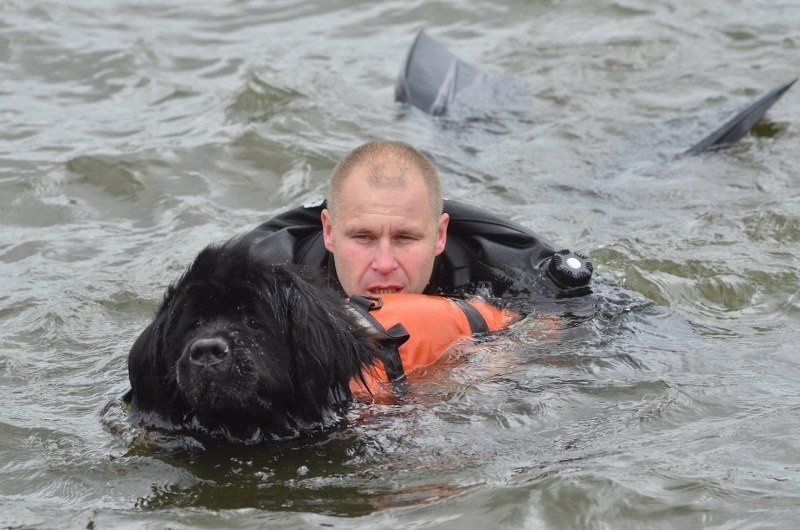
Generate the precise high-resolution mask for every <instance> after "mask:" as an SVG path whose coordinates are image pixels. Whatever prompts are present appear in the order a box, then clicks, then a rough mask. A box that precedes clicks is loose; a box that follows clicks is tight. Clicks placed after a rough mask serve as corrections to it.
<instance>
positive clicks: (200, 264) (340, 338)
mask: <svg viewBox="0 0 800 530" xmlns="http://www.w3.org/2000/svg"><path fill="white" fill-rule="evenodd" d="M384 352H385V349H384V348H383V347H382V346H381V345H380V344H379V343H378V342H377V341H376V340H375V339H374V338H373V335H372V333H371V332H370V331H369V330H368V329H366V328H365V327H364V326H363V325H362V324H361V322H360V321H359V320H358V317H357V316H356V315H354V314H353V313H352V312H351V311H350V310H349V309H348V308H347V307H346V306H345V304H344V302H343V299H342V298H341V297H339V296H337V295H335V294H334V293H332V292H330V291H329V290H328V289H326V288H324V287H321V286H317V285H315V284H314V283H313V282H311V281H309V280H308V279H306V278H304V277H303V276H302V275H300V274H299V273H298V272H297V271H295V270H293V269H291V268H288V267H281V266H272V265H269V264H267V263H265V262H264V260H263V259H260V258H259V255H258V253H257V252H253V251H252V245H251V242H250V241H249V240H248V239H247V238H246V237H240V238H236V239H232V240H230V241H228V242H226V243H223V244H220V245H211V246H209V247H207V248H205V249H204V250H203V251H202V252H200V254H199V255H198V256H197V258H196V259H195V260H194V262H193V263H192V264H191V266H190V267H189V268H188V269H187V270H186V272H185V273H184V274H183V276H182V277H181V278H180V279H179V280H178V281H177V282H176V283H174V284H173V285H172V286H170V287H169V289H168V291H167V293H166V295H165V297H164V301H163V303H162V304H161V306H160V308H159V309H158V311H157V313H156V315H155V318H154V320H153V322H152V323H151V324H150V325H149V326H148V327H147V328H146V329H145V330H144V331H143V332H142V334H141V335H140V336H139V338H138V339H137V340H136V341H135V343H134V344H133V347H132V348H131V351H130V355H129V358H128V372H129V377H130V382H131V387H132V389H131V392H130V393H129V394H128V397H129V398H130V401H131V418H132V420H134V421H136V422H138V423H140V424H144V425H145V426H148V425H150V426H159V427H162V428H163V427H164V426H165V425H169V426H171V427H174V428H176V429H185V430H189V431H199V432H201V433H206V434H210V435H213V436H221V437H224V438H227V439H229V440H235V441H244V442H248V443H251V442H259V441H263V440H277V439H285V438H292V437H296V436H298V435H301V434H305V433H310V432H314V431H318V430H320V429H322V428H325V427H328V426H331V425H332V424H335V423H336V422H337V421H338V420H339V415H338V414H339V411H340V409H341V407H342V406H344V405H345V404H347V403H348V402H349V401H350V400H351V399H352V394H351V391H350V381H351V380H352V379H353V378H358V377H359V376H360V374H361V373H362V370H363V369H364V368H365V367H367V366H369V365H372V364H373V363H374V362H375V361H376V360H377V361H382V360H383V358H382V356H383V355H384Z"/></svg>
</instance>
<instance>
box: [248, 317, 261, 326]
mask: <svg viewBox="0 0 800 530" xmlns="http://www.w3.org/2000/svg"><path fill="white" fill-rule="evenodd" d="M247 325H248V326H249V327H250V328H251V329H260V328H261V322H259V321H258V320H256V319H255V318H250V319H248V320H247Z"/></svg>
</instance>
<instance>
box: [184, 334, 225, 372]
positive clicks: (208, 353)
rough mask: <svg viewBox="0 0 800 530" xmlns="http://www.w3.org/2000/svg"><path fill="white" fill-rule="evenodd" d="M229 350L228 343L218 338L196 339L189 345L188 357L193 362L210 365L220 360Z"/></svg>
mask: <svg viewBox="0 0 800 530" xmlns="http://www.w3.org/2000/svg"><path fill="white" fill-rule="evenodd" d="M229 351H230V350H229V349H228V343H227V342H225V341H224V340H222V339H220V338H210V339H197V340H196V341H194V343H192V345H191V346H190V347H189V359H190V360H191V361H192V362H193V363H195V364H201V365H205V366H211V365H214V364H217V363H220V362H222V361H223V360H224V359H225V357H227V356H228V353H229Z"/></svg>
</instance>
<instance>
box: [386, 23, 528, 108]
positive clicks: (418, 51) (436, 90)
mask: <svg viewBox="0 0 800 530" xmlns="http://www.w3.org/2000/svg"><path fill="white" fill-rule="evenodd" d="M522 85H523V83H522V82H521V81H519V80H517V79H516V78H514V77H511V76H508V75H504V74H494V73H493V74H488V73H484V72H481V71H479V70H478V69H477V68H474V67H473V66H470V65H469V64H467V63H465V62H464V61H462V60H461V59H459V58H458V57H456V56H455V55H453V54H452V53H451V52H450V51H449V50H448V49H447V48H445V47H444V46H442V45H441V44H439V43H438V42H436V41H435V40H434V39H433V38H431V37H430V36H428V34H427V33H425V31H424V30H420V31H419V33H418V34H417V37H416V38H415V39H414V43H413V44H412V45H411V49H410V50H409V51H408V57H406V60H405V63H404V64H403V67H402V68H401V70H400V75H399V76H398V78H397V83H396V84H395V101H401V102H404V103H408V104H409V105H412V106H414V107H417V108H418V109H421V110H423V111H424V112H426V113H428V114H431V115H433V116H443V115H445V114H452V113H453V110H455V109H456V108H458V109H460V110H461V109H465V110H466V111H467V112H466V113H467V114H468V113H469V111H470V110H479V111H481V113H485V112H486V111H487V110H490V109H491V108H492V107H500V108H504V109H506V110H519V107H520V105H519V102H518V100H519V99H520V96H521V94H522V92H523V90H520V88H521V87H522ZM525 106H526V107H527V105H525ZM511 107H516V109H513V108H511Z"/></svg>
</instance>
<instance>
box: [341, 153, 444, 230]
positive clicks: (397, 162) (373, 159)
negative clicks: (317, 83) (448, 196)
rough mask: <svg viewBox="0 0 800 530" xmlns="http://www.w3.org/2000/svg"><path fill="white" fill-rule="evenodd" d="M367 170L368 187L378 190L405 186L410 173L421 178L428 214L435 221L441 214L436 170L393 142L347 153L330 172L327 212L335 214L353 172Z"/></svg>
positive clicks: (423, 158)
mask: <svg viewBox="0 0 800 530" xmlns="http://www.w3.org/2000/svg"><path fill="white" fill-rule="evenodd" d="M362 167H363V168H365V169H366V170H367V174H368V176H367V179H368V181H369V182H370V184H372V185H374V186H378V187H403V186H404V185H405V183H406V182H407V176H406V175H407V173H408V172H409V170H416V171H418V172H419V173H420V174H421V175H422V179H423V181H424V182H425V186H426V187H427V188H428V199H429V201H430V206H431V213H432V215H433V216H434V217H438V216H440V215H441V214H442V209H443V208H444V205H443V201H442V184H441V182H440V181H439V173H438V172H437V171H436V166H434V165H433V163H432V162H431V161H430V159H428V157H426V156H425V155H424V154H422V153H421V152H420V151H419V150H418V149H416V148H414V147H412V146H411V145H409V144H407V143H404V142H398V141H393V140H379V141H373V142H367V143H365V144H362V145H360V146H358V147H356V148H355V149H353V150H352V151H350V152H349V153H348V154H347V155H346V156H345V157H344V158H343V159H342V160H341V161H340V162H339V163H338V164H337V165H336V167H335V168H334V169H333V173H332V174H331V182H330V186H329V188H328V205H327V207H328V211H329V212H330V214H331V216H334V215H335V214H336V208H337V207H338V205H339V203H340V201H341V197H342V188H344V182H345V181H346V180H347V178H348V177H349V176H350V174H351V173H352V172H353V171H354V170H355V169H356V168H362Z"/></svg>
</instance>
